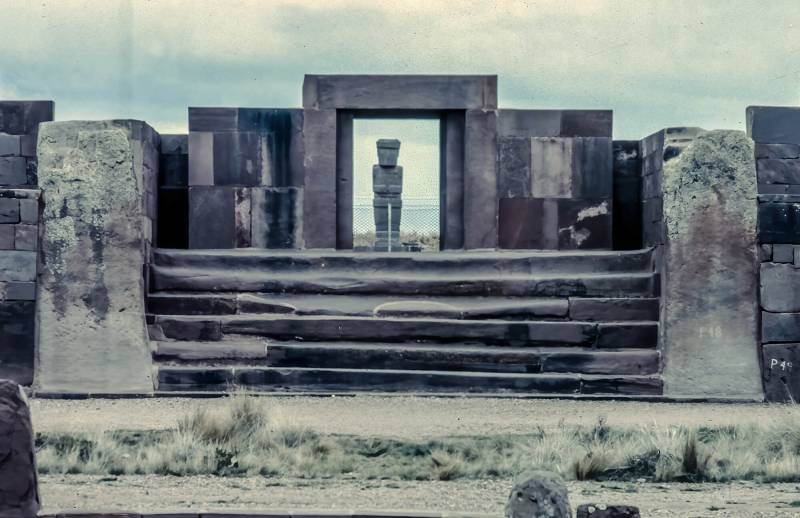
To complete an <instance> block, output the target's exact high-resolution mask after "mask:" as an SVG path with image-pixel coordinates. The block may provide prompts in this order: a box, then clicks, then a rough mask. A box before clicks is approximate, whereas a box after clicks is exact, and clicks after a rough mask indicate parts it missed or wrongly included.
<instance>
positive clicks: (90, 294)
mask: <svg viewBox="0 0 800 518" xmlns="http://www.w3.org/2000/svg"><path fill="white" fill-rule="evenodd" d="M153 133H154V132H153V130H152V128H149V127H148V126H146V125H145V124H144V123H142V122H137V121H97V122H84V121H70V122H54V123H45V124H42V125H41V127H40V133H39V149H38V154H39V179H40V186H41V188H42V191H43V199H44V200H45V203H44V209H43V213H42V225H43V231H42V232H43V233H42V252H43V253H42V255H41V261H42V271H41V273H40V277H39V283H40V291H39V300H38V326H39V328H38V336H39V345H38V358H39V362H38V364H37V372H36V385H37V387H38V388H39V389H40V390H43V391H52V392H60V391H68V392H75V391H86V392H93V391H104V392H107V391H113V392H150V391H152V390H153V383H152V380H151V375H150V365H151V360H150V352H149V345H148V338H147V335H146V328H145V318H144V294H145V287H144V281H143V278H142V266H143V263H144V257H143V250H144V240H145V235H144V229H143V221H144V219H145V214H144V213H143V203H142V198H143V196H144V192H143V191H142V190H141V186H143V185H144V178H137V171H139V174H143V173H142V171H143V169H144V168H143V167H136V164H135V163H134V146H133V143H132V138H133V137H134V136H136V135H141V137H140V138H150V137H148V135H151V134H153ZM156 137H157V135H156Z"/></svg>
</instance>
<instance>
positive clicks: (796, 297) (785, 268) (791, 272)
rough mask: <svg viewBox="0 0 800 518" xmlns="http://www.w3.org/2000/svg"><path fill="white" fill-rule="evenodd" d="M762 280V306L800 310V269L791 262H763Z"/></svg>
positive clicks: (775, 309) (773, 309)
mask: <svg viewBox="0 0 800 518" xmlns="http://www.w3.org/2000/svg"><path fill="white" fill-rule="evenodd" d="M773 260H774V248H773ZM760 282H761V286H760V292H761V307H762V308H764V309H765V310H767V311H772V312H793V311H800V269H797V268H794V266H793V265H791V264H775V263H762V264H761V281H760Z"/></svg>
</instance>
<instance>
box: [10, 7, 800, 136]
mask: <svg viewBox="0 0 800 518" xmlns="http://www.w3.org/2000/svg"><path fill="white" fill-rule="evenodd" d="M0 12H3V13H4V27H5V28H6V29H7V30H6V33H4V44H3V51H2V53H0V85H6V86H5V91H0V93H3V95H4V96H9V95H11V96H16V95H19V96H22V97H28V98H33V97H38V98H53V99H55V100H56V102H57V116H58V117H59V118H77V117H81V118H107V117H135V118H144V119H145V120H148V121H150V122H151V123H153V124H154V125H156V127H158V128H164V127H169V128H171V129H173V130H174V129H176V128H183V127H185V122H186V107H187V106H189V105H234V106H299V104H300V100H301V99H300V93H301V85H302V77H303V74H304V73H440V74H444V73H454V74H459V73H462V74H463V73H470V74H472V73H489V74H498V76H499V88H500V92H499V95H500V102H501V105H502V106H506V107H518V108H520V107H531V108H534V107H535V108H543V107H546V108H554V107H564V108H578V107H585V108H611V109H614V110H615V134H616V136H617V137H621V138H640V137H641V136H643V135H645V134H647V133H649V132H651V131H654V130H657V129H659V128H661V127H665V126H669V125H699V126H704V127H709V128H712V127H718V126H725V127H739V128H741V127H743V119H744V109H745V107H746V106H747V105H748V104H799V103H800V96H799V95H798V94H800V89H798V84H800V60H799V59H798V56H800V26H799V25H798V24H794V23H793V21H794V20H798V19H800V2H797V1H796V0H782V1H780V0H778V1H772V2H768V3H766V2H756V1H729V2H724V3H723V2H696V1H685V0H654V1H648V2H641V1H634V0H613V1H612V0H575V1H571V2H565V1H556V0H549V1H528V2H512V1H501V0H497V1H494V2H489V1H485V0H481V1H477V0H462V1H460V2H450V1H440V0H425V1H422V0H407V1H404V2H388V1H378V0H369V1H367V0H353V1H345V0H326V1H325V2H320V1H318V0H303V1H301V0H272V1H269V2H263V1H238V0H226V1H225V2H219V1H208V0H199V1H194V2H187V1H183V2H180V1H134V0H123V1H118V2H108V1H107V0H106V1H100V0H96V1H95V0H93V1H88V0H83V1H79V0H64V1H60V2H57V3H48V2H46V3H43V4H42V3H32V2H31V3H25V4H21V3H20V2H18V1H17V0H0ZM9 28H10V29H9ZM9 91H10V94H9V93H7V92H9Z"/></svg>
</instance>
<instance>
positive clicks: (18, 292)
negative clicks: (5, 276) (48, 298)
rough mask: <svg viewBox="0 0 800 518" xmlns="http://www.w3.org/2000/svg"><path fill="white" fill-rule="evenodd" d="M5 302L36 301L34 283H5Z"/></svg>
mask: <svg viewBox="0 0 800 518" xmlns="http://www.w3.org/2000/svg"><path fill="white" fill-rule="evenodd" d="M6 300H36V283H35V282H7V283H6Z"/></svg>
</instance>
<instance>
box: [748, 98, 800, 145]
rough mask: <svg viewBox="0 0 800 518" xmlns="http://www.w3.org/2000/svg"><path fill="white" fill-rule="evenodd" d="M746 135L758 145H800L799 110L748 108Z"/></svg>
mask: <svg viewBox="0 0 800 518" xmlns="http://www.w3.org/2000/svg"><path fill="white" fill-rule="evenodd" d="M747 134H748V136H749V137H750V138H752V139H753V140H754V141H755V142H758V143H768V144H800V108H794V107H783V106H748V107H747Z"/></svg>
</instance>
